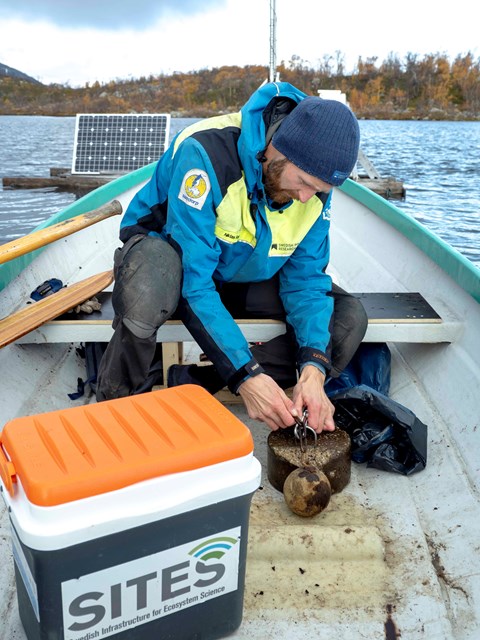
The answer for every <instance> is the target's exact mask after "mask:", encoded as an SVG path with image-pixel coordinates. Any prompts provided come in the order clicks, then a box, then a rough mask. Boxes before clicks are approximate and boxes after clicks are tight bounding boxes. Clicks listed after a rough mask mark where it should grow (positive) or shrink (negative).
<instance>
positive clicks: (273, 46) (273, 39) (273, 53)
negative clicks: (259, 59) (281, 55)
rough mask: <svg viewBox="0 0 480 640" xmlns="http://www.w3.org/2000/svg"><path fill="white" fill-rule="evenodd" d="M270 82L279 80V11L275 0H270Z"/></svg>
mask: <svg viewBox="0 0 480 640" xmlns="http://www.w3.org/2000/svg"><path fill="white" fill-rule="evenodd" d="M268 79H269V81H270V82H275V81H276V80H278V75H277V12H276V10H275V0H270V72H269V76H268Z"/></svg>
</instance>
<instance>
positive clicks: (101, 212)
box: [0, 200, 122, 264]
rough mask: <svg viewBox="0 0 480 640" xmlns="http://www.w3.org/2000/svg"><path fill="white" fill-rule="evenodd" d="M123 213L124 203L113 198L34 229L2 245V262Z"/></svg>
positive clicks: (0, 248) (0, 256) (0, 260)
mask: <svg viewBox="0 0 480 640" xmlns="http://www.w3.org/2000/svg"><path fill="white" fill-rule="evenodd" d="M121 213H122V205H121V204H120V202H119V201H118V200H112V202H109V203H107V204H104V205H102V206H101V207H99V208H98V209H93V210H92V211H88V212H87V213H82V214H80V215H78V216H75V217H74V218H69V219H68V220H64V221H63V222H59V223H58V224H54V225H52V226H51V227H47V228H46V229H39V230H38V231H32V233H29V234H27V235H26V236H23V237H22V238H17V239H16V240H12V241H11V242H7V243H6V244H3V245H1V246H0V264H3V263H4V262H8V261H9V260H13V259H14V258H18V257H19V256H23V255H24V254H25V253H30V251H35V249H39V248H40V247H44V246H45V245H47V244H50V243H51V242H54V241H55V240H59V239H60V238H64V237H65V236H69V235H70V234H72V233H75V232H76V231H80V229H85V228H86V227H89V226H91V225H92V224H95V223H97V222H100V221H101V220H105V219H106V218H110V217H111V216H118V215H120V214H121Z"/></svg>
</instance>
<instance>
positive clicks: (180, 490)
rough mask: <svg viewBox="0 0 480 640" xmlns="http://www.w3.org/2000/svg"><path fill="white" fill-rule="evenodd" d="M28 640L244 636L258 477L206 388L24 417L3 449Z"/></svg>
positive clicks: (235, 425) (231, 423)
mask: <svg viewBox="0 0 480 640" xmlns="http://www.w3.org/2000/svg"><path fill="white" fill-rule="evenodd" d="M1 444H2V446H1V447H0V463H1V464H0V469H1V478H2V490H3V496H4V498H5V501H6V503H7V505H8V507H9V511H10V518H11V524H12V544H13V555H14V560H15V573H16V582H17V593H18V601H19V610H20V616H21V619H22V623H23V626H24V628H25V631H26V633H27V636H28V638H29V640H47V638H48V640H53V639H57V638H58V639H59V640H60V639H62V640H93V639H94V638H107V637H108V638H122V639H126V638H128V640H150V639H151V640H153V639H154V638H155V639H156V640H158V639H159V638H162V639H163V638H168V639H169V640H187V639H193V638H195V640H200V639H202V640H211V639H214V638H220V637H223V636H225V635H227V634H229V633H231V632H232V631H234V630H235V629H236V628H238V626H239V625H240V624H241V620H242V615H243V591H244V578H245V563H246V553H247V538H248V522H249V511H250V503H251V498H252V496H253V493H254V492H255V490H256V489H257V488H258V486H259V484H260V464H259V462H258V461H257V460H256V458H255V457H254V456H253V440H252V437H251V434H250V432H249V430H248V429H247V427H246V426H245V425H244V424H243V423H242V422H240V421H239V420H238V419H237V418H236V417H235V416H234V415H233V414H232V413H231V412H230V411H228V410H227V409H226V408H225V407H223V405H222V404H221V403H219V402H218V401H217V400H215V399H214V398H213V397H212V396H211V395H210V394H208V393H207V392H206V391H204V390H203V389H202V388H201V387H198V386H190V385H188V386H182V387H177V388H174V389H165V390H161V391H156V392H153V393H148V394H143V395H139V396H132V397H130V398H122V399H119V400H114V401H109V402H104V403H100V404H95V405H90V406H87V407H75V408H73V409H67V410H64V411H57V412H52V413H45V414H40V415H37V416H28V417H25V418H17V419H15V420H13V421H11V422H10V423H8V424H7V425H5V428H4V430H3V433H2V436H1Z"/></svg>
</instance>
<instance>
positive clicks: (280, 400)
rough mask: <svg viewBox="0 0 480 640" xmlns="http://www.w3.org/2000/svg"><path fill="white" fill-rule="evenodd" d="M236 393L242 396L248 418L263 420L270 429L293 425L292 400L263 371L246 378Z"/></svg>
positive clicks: (293, 410)
mask: <svg viewBox="0 0 480 640" xmlns="http://www.w3.org/2000/svg"><path fill="white" fill-rule="evenodd" d="M238 393H239V394H240V395H241V396H242V400H243V402H244V403H245V407H246V408H247V411H248V415H249V416H250V418H253V419H254V420H260V421H261V422H265V424H266V425H267V426H268V427H270V429H271V430H272V431H276V430H277V429H285V427H291V426H292V425H293V423H294V419H293V415H294V412H295V409H294V405H293V402H292V401H291V400H290V398H289V397H288V396H287V394H286V393H285V392H284V391H283V389H281V388H280V387H279V386H278V384H277V383H276V382H275V380H274V379H273V378H271V377H270V376H267V375H266V374H265V373H260V374H259V375H258V376H254V377H253V378H247V379H246V380H245V382H242V384H241V385H240V387H239V388H238ZM300 415H301V413H300Z"/></svg>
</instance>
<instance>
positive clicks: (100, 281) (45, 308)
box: [0, 270, 113, 348]
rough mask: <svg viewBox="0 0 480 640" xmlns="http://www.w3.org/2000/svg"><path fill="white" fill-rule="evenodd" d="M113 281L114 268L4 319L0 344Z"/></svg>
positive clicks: (10, 340) (38, 325) (20, 334)
mask: <svg viewBox="0 0 480 640" xmlns="http://www.w3.org/2000/svg"><path fill="white" fill-rule="evenodd" d="M112 282H113V271H112V270H109V271H103V272H102V273H98V274H97V275H95V276H91V277H90V278H85V280H81V281H80V282H76V283H75V284H72V285H70V286H69V287H64V288H63V289H60V291H57V293H52V294H51V295H49V296H47V297H46V298H44V299H43V300H40V301H39V302H34V303H32V304H31V305H29V306H28V307H25V308H24V309H21V310H20V311H16V312H15V313H12V314H11V315H9V316H7V317H6V318H3V320H0V348H2V347H4V346H6V345H7V344H10V342H13V341H14V340H17V339H18V338H21V337H22V336H24V335H25V334H27V333H29V332H30V331H33V330H34V329H37V328H38V327H40V326H41V325H42V324H44V323H45V322H48V321H49V320H53V318H57V317H58V316H60V315H61V314H62V313H65V312H66V311H70V309H73V308H74V307H76V306H77V305H78V304H81V303H82V302H85V300H88V299H89V298H91V297H92V296H94V295H96V294H97V293H99V292H100V291H102V290H103V289H105V287H108V285H109V284H111V283H112Z"/></svg>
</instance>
